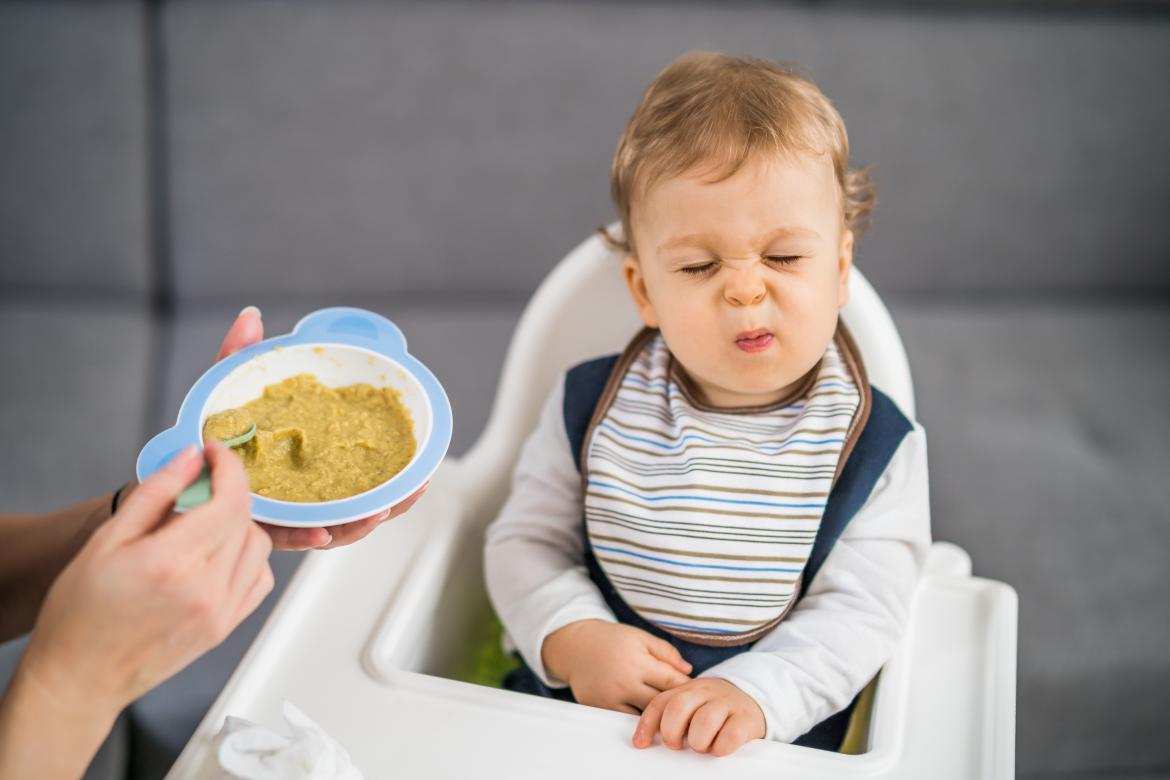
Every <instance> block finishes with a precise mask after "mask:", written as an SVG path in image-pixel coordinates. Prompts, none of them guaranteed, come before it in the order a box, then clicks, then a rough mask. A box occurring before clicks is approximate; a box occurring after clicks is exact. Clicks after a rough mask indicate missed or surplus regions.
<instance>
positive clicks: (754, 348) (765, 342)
mask: <svg viewBox="0 0 1170 780" xmlns="http://www.w3.org/2000/svg"><path fill="white" fill-rule="evenodd" d="M773 340H774V339H773V337H772V331H770V330H768V329H767V328H757V329H755V330H745V331H744V332H742V333H740V334H739V335H737V336H736V337H735V346H737V347H739V348H740V349H742V350H743V351H744V352H763V351H764V350H765V349H767V348H768V347H770V346H772V341H773Z"/></svg>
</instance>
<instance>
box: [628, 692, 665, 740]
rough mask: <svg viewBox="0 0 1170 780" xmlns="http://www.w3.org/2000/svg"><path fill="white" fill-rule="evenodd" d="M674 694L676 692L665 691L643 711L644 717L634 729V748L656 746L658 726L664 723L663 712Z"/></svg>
mask: <svg viewBox="0 0 1170 780" xmlns="http://www.w3.org/2000/svg"><path fill="white" fill-rule="evenodd" d="M673 694H674V691H664V692H662V693H660V694H658V695H657V696H655V697H654V698H653V699H651V700H650V703H649V704H647V705H646V706H645V707H644V708H643V709H642V717H640V718H639V719H638V725H637V726H636V727H635V728H634V747H636V748H647V747H650V746H651V745H652V744H654V735H655V734H657V733H658V726H659V724H660V723H661V722H662V712H663V710H665V709H666V705H667V703H668V702H669V701H670V699H671V697H672V696H673Z"/></svg>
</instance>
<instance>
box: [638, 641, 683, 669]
mask: <svg viewBox="0 0 1170 780" xmlns="http://www.w3.org/2000/svg"><path fill="white" fill-rule="evenodd" d="M646 637H647V639H646V649H647V650H649V651H650V655H652V656H654V657H655V658H657V659H658V660H659V661H665V662H666V663H668V664H670V665H671V666H673V667H674V668H675V669H678V670H679V671H680V672H682V673H683V674H690V673H691V665H690V664H689V663H687V660H686V659H685V658H683V657H682V653H680V652H679V651H678V648H676V647H675V646H674V645H672V644H671V643H670V642H667V641H666V640H665V639H659V638H658V637H656V636H654V635H652V634H647V635H646Z"/></svg>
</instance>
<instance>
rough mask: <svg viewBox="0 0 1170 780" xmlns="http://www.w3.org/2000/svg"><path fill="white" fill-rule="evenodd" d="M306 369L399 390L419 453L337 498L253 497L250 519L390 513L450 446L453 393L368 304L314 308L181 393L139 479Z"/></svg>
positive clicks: (332, 380) (292, 521) (316, 519)
mask: <svg viewBox="0 0 1170 780" xmlns="http://www.w3.org/2000/svg"><path fill="white" fill-rule="evenodd" d="M305 373H309V374H315V375H316V377H317V379H318V381H320V382H321V383H322V384H324V385H328V386H330V387H341V386H345V385H352V384H356V383H359V382H364V383H366V384H370V385H373V386H375V387H393V388H394V389H395V390H397V391H398V393H399V395H400V397H401V399H402V403H403V405H405V406H406V408H407V409H408V410H409V411H410V415H411V418H412V420H413V422H414V438H415V442H416V444H417V447H416V450H415V455H414V458H413V459H412V460H411V461H410V463H408V464H407V466H406V468H404V469H403V470H402V471H400V472H398V474H396V475H394V476H393V477H392V478H391V479H389V480H387V481H386V482H383V483H382V484H381V485H378V486H377V487H375V488H372V489H371V490H368V491H366V492H365V493H359V494H358V495H356V496H350V497H349V498H342V499H338V500H336V501H321V502H316V503H301V502H295V501H277V500H275V499H271V498H265V497H263V496H258V495H256V494H255V493H253V494H252V516H253V517H255V518H256V519H257V520H263V521H264V522H266V523H273V524H275V525H283V526H290V527H306V526H307V527H315V526H330V525H337V524H339V523H345V522H349V521H351V520H359V519H361V518H364V517H370V516H371V515H375V514H378V513H379V512H381V511H383V510H385V509H389V508H390V507H392V506H394V505H395V504H398V503H399V502H401V501H402V500H403V499H405V498H407V497H408V496H410V495H411V494H412V493H414V492H415V491H416V490H418V489H419V488H420V487H422V486H423V484H425V483H426V481H427V480H428V479H430V477H431V475H432V474H433V473H434V472H435V469H437V468H438V467H439V464H440V463H441V462H442V460H443V457H444V456H445V455H446V454H447V448H448V446H450V444H451V423H452V420H451V403H450V401H448V400H447V394H446V393H445V392H444V391H443V387H442V385H440V384H439V381H438V380H437V379H435V376H434V374H432V373H431V372H430V371H429V370H428V369H427V367H426V366H424V365H423V364H422V363H420V362H419V361H418V360H417V359H416V358H414V357H413V356H411V354H410V353H409V352H407V351H406V339H405V338H403V336H402V331H400V330H399V329H398V327H397V326H395V325H394V323H392V322H390V320H388V319H386V318H385V317H382V316H381V315H378V314H374V313H373V312H369V311H365V310H364V309H354V308H348V307H337V308H331V309H321V310H319V311H315V312H313V313H312V314H309V315H307V316H306V317H304V318H303V319H302V320H301V321H300V322H298V323H297V325H296V327H295V328H293V330H292V333H289V334H287V335H284V336H276V337H274V338H270V339H265V340H264V341H261V342H259V343H258V344H253V345H252V346H250V347H247V348H246V349H242V350H240V351H239V352H237V353H235V354H234V355H231V356H230V357H228V358H226V359H224V360H222V361H220V362H219V363H216V364H215V365H214V366H212V367H211V368H210V369H208V371H207V372H206V373H205V374H204V375H203V376H201V377H200V378H199V381H197V382H196V383H195V385H194V386H193V387H192V388H191V390H190V391H189V392H188V393H187V397H186V398H185V399H183V405H182V406H181V407H180V408H179V419H178V421H177V422H176V423H175V425H174V427H173V428H168V429H167V430H165V431H163V432H162V433H160V434H158V435H157V436H155V437H154V438H153V439H151V440H150V441H149V442H147V444H146V446H145V447H143V448H142V452H140V453H139V454H138V464H137V471H138V479H139V481H141V480H144V479H146V478H147V477H148V476H150V475H151V474H153V473H154V472H156V471H158V470H159V469H160V468H162V467H163V466H164V465H165V464H166V463H168V462H169V461H170V460H171V458H173V457H174V456H175V455H176V454H177V453H178V452H179V451H180V450H182V449H183V448H184V447H186V446H187V445H189V444H192V443H196V444H199V445H200V446H202V441H203V437H202V431H203V423H204V421H205V420H206V419H207V417H208V415H211V414H214V413H215V412H219V411H223V410H224V409H230V408H233V407H237V406H242V405H243V404H245V403H247V402H248V401H251V400H253V399H255V398H258V397H259V396H260V395H261V394H262V393H263V392H264V388H265V387H266V386H267V385H270V384H274V383H276V382H280V381H282V380H284V379H287V378H288V377H291V376H296V375H297V374H305Z"/></svg>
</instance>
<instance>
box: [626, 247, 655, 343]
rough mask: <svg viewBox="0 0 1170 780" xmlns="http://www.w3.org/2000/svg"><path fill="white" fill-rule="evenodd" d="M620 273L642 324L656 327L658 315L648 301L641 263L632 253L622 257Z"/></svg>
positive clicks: (648, 295)
mask: <svg viewBox="0 0 1170 780" xmlns="http://www.w3.org/2000/svg"><path fill="white" fill-rule="evenodd" d="M622 275H623V276H624V277H625V280H626V288H627V289H628V290H629V291H630V298H631V299H633V301H634V308H636V309H637V310H638V316H639V317H641V318H642V324H643V325H645V326H646V327H648V328H657V327H658V315H657V314H655V313H654V304H652V303H651V302H650V294H649V292H648V291H647V290H646V276H645V275H644V274H643V273H642V264H641V263H639V262H638V258H637V257H636V256H635V255H634V254H633V253H631V254H628V255H626V256H625V257H624V258H622Z"/></svg>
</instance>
